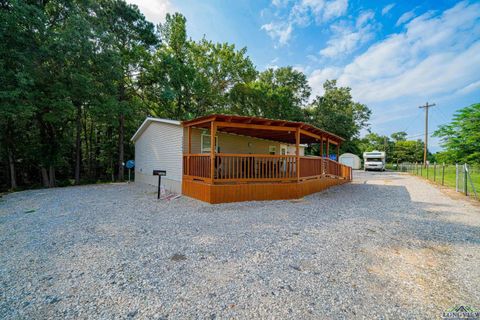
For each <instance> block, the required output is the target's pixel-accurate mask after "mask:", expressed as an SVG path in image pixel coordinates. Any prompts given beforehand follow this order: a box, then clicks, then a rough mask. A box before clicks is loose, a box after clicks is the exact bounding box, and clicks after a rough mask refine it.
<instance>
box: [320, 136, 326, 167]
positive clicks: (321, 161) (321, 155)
mask: <svg viewBox="0 0 480 320" xmlns="http://www.w3.org/2000/svg"><path fill="white" fill-rule="evenodd" d="M323 161H324V160H323V135H321V136H320V173H321V174H322V175H324V174H325V172H324V170H323Z"/></svg>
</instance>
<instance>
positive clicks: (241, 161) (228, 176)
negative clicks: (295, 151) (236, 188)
mask: <svg viewBox="0 0 480 320" xmlns="http://www.w3.org/2000/svg"><path fill="white" fill-rule="evenodd" d="M296 160H297V159H296V157H295V156H291V155H263V154H262V155H253V154H218V155H217V156H216V157H215V180H219V181H266V180H293V179H296V177H297V176H296V171H297V166H296Z"/></svg>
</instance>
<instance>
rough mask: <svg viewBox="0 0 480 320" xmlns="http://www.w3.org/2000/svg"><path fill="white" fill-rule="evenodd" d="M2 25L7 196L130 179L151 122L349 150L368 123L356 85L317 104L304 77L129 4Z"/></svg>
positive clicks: (55, 2) (7, 4)
mask: <svg viewBox="0 0 480 320" xmlns="http://www.w3.org/2000/svg"><path fill="white" fill-rule="evenodd" d="M0 28H1V29H0V55H1V56H0V82H1V86H0V178H1V179H0V181H1V182H0V188H1V189H17V188H26V187H35V186H44V187H53V186H63V185H69V184H72V183H75V184H80V183H94V182H96V181H123V180H124V171H125V169H124V162H125V161H126V160H127V159H132V158H133V155H134V152H133V145H132V144H131V143H130V137H131V136H132V135H133V133H134V132H135V130H136V129H137V128H138V126H139V125H140V124H141V122H142V121H143V120H144V119H145V117H146V116H155V117H163V118H170V119H177V120H186V119H192V118H194V117H198V116H202V115H206V114H212V113H227V114H239V115H250V116H261V117H267V118H276V119H286V120H296V121H307V122H309V123H312V124H314V125H316V126H318V127H320V128H324V129H326V130H328V131H331V132H333V133H335V134H338V135H340V136H342V137H344V138H346V140H347V143H346V144H345V146H344V148H345V150H346V151H348V150H350V149H354V148H355V146H354V145H353V144H352V143H351V142H352V141H353V139H355V138H358V134H359V132H360V129H362V128H365V127H366V126H367V125H368V119H369V117H370V110H369V109H368V108H367V107H366V106H365V105H363V104H361V103H357V102H354V101H353V99H352V96H351V94H350V88H344V87H338V86H337V85H336V82H335V81H334V80H331V81H327V82H326V83H325V85H324V87H325V93H324V94H323V95H322V96H318V97H315V98H313V100H310V98H311V88H310V87H309V85H308V81H307V78H306V76H305V74H303V73H302V72H300V71H298V70H295V69H294V68H292V67H282V68H277V69H272V68H270V69H267V70H264V71H259V70H257V69H256V67H255V65H254V64H253V62H252V61H251V59H250V58H249V57H248V55H247V49H246V48H240V49H238V48H236V47H235V45H233V44H229V43H215V42H212V41H209V40H208V39H206V38H203V39H201V40H198V41H194V40H192V39H191V38H189V37H188V35H187V21H186V19H185V17H184V16H183V15H181V14H179V13H175V14H168V15H167V16H166V19H165V22H164V23H162V24H159V25H157V26H155V25H154V24H152V23H151V22H149V21H147V20H146V19H145V17H144V16H143V15H142V13H141V12H140V11H139V9H138V8H137V7H136V6H135V5H130V4H127V3H126V2H125V1H122V0H99V1H93V0H82V1H80V0H68V1H64V0H62V1H60V0H51V1H19V0H9V1H2V2H0ZM309 101H313V102H311V103H309Z"/></svg>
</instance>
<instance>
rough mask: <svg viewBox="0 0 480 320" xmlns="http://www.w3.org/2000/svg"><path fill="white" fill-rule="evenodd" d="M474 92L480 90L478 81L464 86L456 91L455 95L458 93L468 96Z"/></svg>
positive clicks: (479, 81)
mask: <svg viewBox="0 0 480 320" xmlns="http://www.w3.org/2000/svg"><path fill="white" fill-rule="evenodd" d="M475 90H480V80H478V81H475V82H473V83H470V84H468V85H466V86H465V87H463V88H461V89H459V90H457V92H455V93H458V94H469V93H471V92H474V91H475Z"/></svg>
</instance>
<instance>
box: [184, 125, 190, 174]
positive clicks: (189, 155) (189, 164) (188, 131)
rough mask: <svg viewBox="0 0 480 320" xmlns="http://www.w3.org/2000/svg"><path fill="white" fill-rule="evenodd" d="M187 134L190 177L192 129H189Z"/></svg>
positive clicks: (188, 171)
mask: <svg viewBox="0 0 480 320" xmlns="http://www.w3.org/2000/svg"><path fill="white" fill-rule="evenodd" d="M187 132H188V138H187V139H188V141H187V144H188V147H187V152H188V155H187V174H188V175H189V174H190V154H191V153H192V127H188V129H187ZM184 165H185V164H184Z"/></svg>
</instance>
